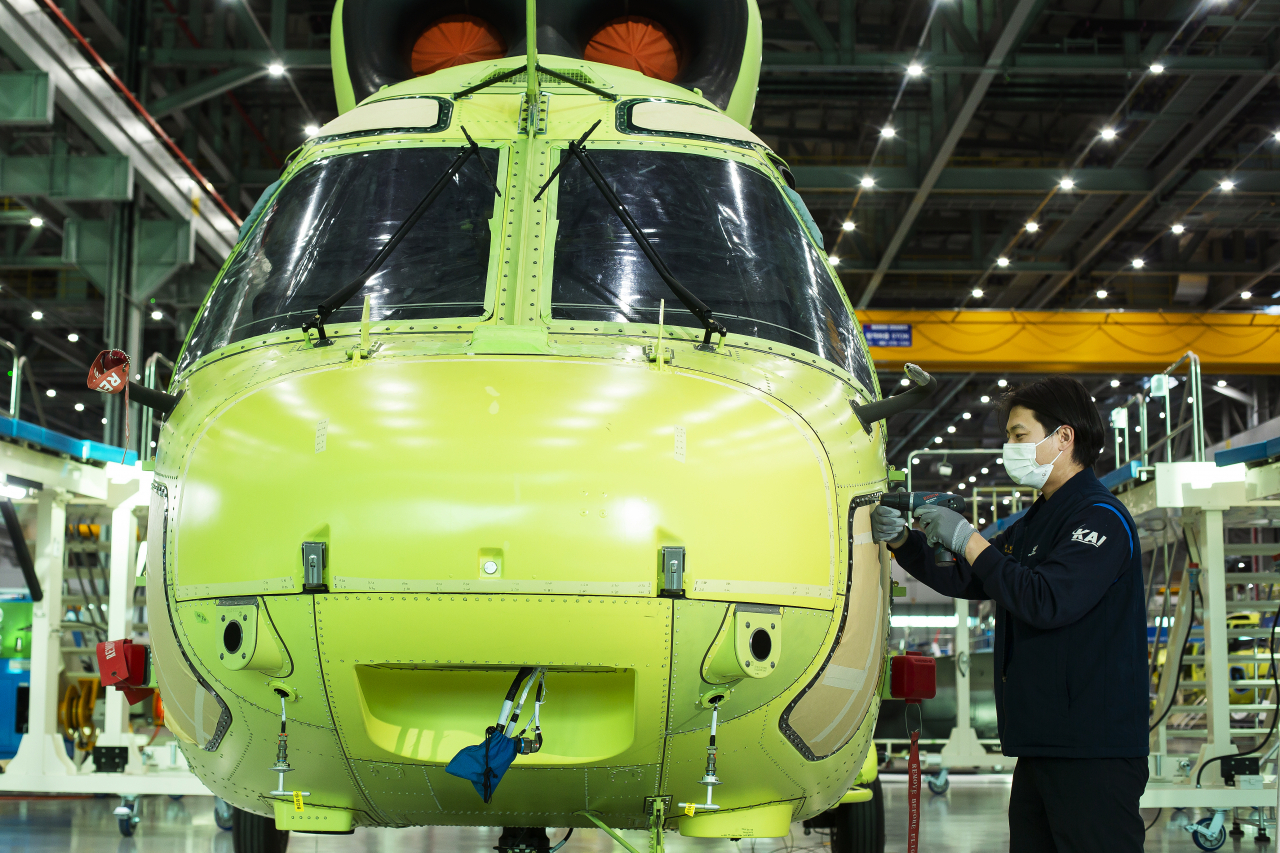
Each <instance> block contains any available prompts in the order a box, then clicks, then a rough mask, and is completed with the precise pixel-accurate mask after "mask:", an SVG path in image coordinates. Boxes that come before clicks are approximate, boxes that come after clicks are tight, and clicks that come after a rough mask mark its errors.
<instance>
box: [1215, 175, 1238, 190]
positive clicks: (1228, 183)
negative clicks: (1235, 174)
mask: <svg viewBox="0 0 1280 853" xmlns="http://www.w3.org/2000/svg"><path fill="white" fill-rule="evenodd" d="M1235 188H1236V182H1235V181H1233V180H1231V179H1230V178H1223V179H1222V181H1221V182H1220V183H1219V184H1218V189H1220V190H1222V191H1223V192H1224V193H1229V192H1231V191H1232V190H1233V189H1235Z"/></svg>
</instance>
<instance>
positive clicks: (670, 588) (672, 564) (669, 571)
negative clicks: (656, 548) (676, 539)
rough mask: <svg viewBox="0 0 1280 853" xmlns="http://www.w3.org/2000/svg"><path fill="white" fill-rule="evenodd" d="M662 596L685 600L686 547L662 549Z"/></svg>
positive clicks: (670, 546)
mask: <svg viewBox="0 0 1280 853" xmlns="http://www.w3.org/2000/svg"><path fill="white" fill-rule="evenodd" d="M661 594H662V595H665V596H667V597H669V598H684V546H680V545H666V546H663V548H662V593H661Z"/></svg>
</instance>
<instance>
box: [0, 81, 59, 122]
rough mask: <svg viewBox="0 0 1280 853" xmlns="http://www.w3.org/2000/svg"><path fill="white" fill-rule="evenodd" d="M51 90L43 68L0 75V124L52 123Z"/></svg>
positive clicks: (51, 87) (52, 87)
mask: <svg viewBox="0 0 1280 853" xmlns="http://www.w3.org/2000/svg"><path fill="white" fill-rule="evenodd" d="M53 89H54V86H53V84H52V83H50V82H49V75H48V74H46V73H44V72H43V71H13V72H10V73H8V74H0V126H6V125H49V124H53Z"/></svg>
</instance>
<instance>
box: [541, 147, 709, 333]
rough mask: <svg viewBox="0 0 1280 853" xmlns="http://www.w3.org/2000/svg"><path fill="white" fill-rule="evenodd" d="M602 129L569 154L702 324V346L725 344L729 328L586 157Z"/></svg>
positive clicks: (598, 169) (654, 266) (545, 188)
mask: <svg viewBox="0 0 1280 853" xmlns="http://www.w3.org/2000/svg"><path fill="white" fill-rule="evenodd" d="M599 126H600V122H596V123H595V124H593V125H591V127H589V128H588V129H587V132H586V133H584V134H582V137H581V138H580V139H578V140H577V141H575V142H570V143H569V153H570V154H572V155H573V158H574V159H575V160H577V161H578V162H579V163H581V164H582V168H583V169H584V170H585V171H586V173H587V176H588V177H590V178H591V182H592V183H594V184H595V185H596V188H597V189H598V190H600V194H601V195H603V196H604V200H605V201H606V202H608V203H609V206H610V207H612V208H613V212H614V213H616V214H618V218H619V219H621V220H622V224H623V225H624V226H626V229H627V230H628V231H630V232H631V236H632V237H633V238H634V239H635V241H636V243H637V244H639V246H640V251H642V252H644V255H645V257H646V258H648V259H649V263H651V264H653V268H654V270H655V271H656V272H657V273H658V276H659V277H660V278H661V279H662V280H663V281H664V282H666V284H667V287H669V288H671V292H672V293H674V294H675V295H676V298H677V299H679V300H680V303H681V304H682V305H684V307H685V308H687V309H688V311H689V313H690V314H692V315H693V316H694V317H696V318H697V319H698V322H699V323H701V324H702V328H703V331H704V334H703V336H702V346H704V347H709V346H711V335H712V334H713V333H714V334H717V335H719V336H720V339H721V340H722V341H723V340H724V337H725V335H727V334H729V330H728V329H726V328H725V327H724V326H723V325H722V324H721V323H720V321H718V320H716V319H715V317H713V316H712V314H711V309H710V308H708V307H707V306H706V304H704V303H703V301H702V300H701V299H699V298H698V297H697V296H695V295H694V294H693V292H692V291H690V290H689V288H687V287H685V286H684V285H683V284H681V283H680V282H679V280H677V279H676V277H675V276H674V275H673V274H672V272H671V270H670V269H668V268H667V265H666V263H665V262H664V261H663V260H662V257H661V256H660V255H659V254H658V251H657V249H655V248H653V244H651V243H650V242H649V238H648V237H646V236H645V234H644V232H643V231H641V230H640V226H639V225H637V224H636V221H635V220H634V219H632V218H631V213H630V211H628V210H627V209H626V207H624V206H623V204H622V200H621V199H619V198H618V195H617V193H615V192H614V191H613V188H612V187H610V186H609V183H608V182H607V181H606V180H605V179H604V175H603V174H601V172H600V168H599V167H598V166H597V165H596V163H595V161H594V160H592V159H591V155H589V154H587V151H586V149H585V148H583V147H582V146H583V143H585V142H586V141H587V137H588V136H590V135H591V132H592V131H594V130H595V129H596V128H597V127H599ZM568 162H569V160H567V159H565V160H561V161H560V165H559V166H556V168H555V170H554V171H553V172H552V173H551V177H549V178H547V182H546V183H545V184H543V185H542V189H540V190H538V194H537V195H536V196H534V197H533V200H534V201H537V200H538V199H540V198H542V194H543V193H544V192H546V191H547V187H549V186H551V182H552V181H554V180H555V179H556V176H557V175H559V174H560V170H561V169H563V168H564V167H565V164H567V163H568Z"/></svg>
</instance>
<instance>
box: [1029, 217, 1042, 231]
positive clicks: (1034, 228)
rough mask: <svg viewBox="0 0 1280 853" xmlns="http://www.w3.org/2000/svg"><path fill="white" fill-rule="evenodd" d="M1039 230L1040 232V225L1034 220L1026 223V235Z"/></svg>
mask: <svg viewBox="0 0 1280 853" xmlns="http://www.w3.org/2000/svg"><path fill="white" fill-rule="evenodd" d="M1039 230H1040V223H1039V222H1036V221H1035V220H1034V219H1033V220H1031V221H1030V222H1028V223H1027V233H1028V234H1034V233H1036V232H1037V231H1039Z"/></svg>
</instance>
